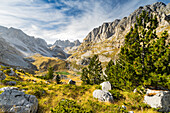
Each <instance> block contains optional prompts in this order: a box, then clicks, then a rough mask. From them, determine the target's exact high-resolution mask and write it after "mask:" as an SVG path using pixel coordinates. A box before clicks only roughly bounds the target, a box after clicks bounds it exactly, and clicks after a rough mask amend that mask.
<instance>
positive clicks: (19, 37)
mask: <svg viewBox="0 0 170 113" xmlns="http://www.w3.org/2000/svg"><path fill="white" fill-rule="evenodd" d="M37 53H38V54H41V55H42V56H47V57H58V58H60V59H66V58H67V54H66V53H65V52H64V51H63V50H62V49H61V48H60V47H59V46H57V45H54V46H52V47H48V45H47V43H46V41H45V40H43V39H41V38H34V37H31V36H28V35H27V34H25V33H24V32H23V31H21V30H19V29H15V28H6V27H3V26H0V62H1V63H4V64H8V65H14V66H21V67H25V68H30V66H31V64H30V63H29V62H28V61H27V60H26V59H25V57H29V56H32V55H34V54H37Z"/></svg>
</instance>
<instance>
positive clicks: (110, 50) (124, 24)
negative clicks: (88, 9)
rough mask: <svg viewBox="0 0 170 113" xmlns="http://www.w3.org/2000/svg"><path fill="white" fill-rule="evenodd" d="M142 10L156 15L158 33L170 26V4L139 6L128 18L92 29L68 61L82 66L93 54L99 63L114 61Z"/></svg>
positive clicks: (160, 3)
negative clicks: (96, 56) (96, 55)
mask: <svg viewBox="0 0 170 113" xmlns="http://www.w3.org/2000/svg"><path fill="white" fill-rule="evenodd" d="M143 10H145V11H146V12H149V14H151V13H153V14H154V15H157V18H158V22H159V26H160V27H159V31H162V30H163V29H164V28H168V26H169V24H170V23H169V20H170V18H169V16H170V3H169V4H167V5H166V4H164V3H162V2H156V3H154V4H152V5H146V6H140V7H139V8H138V9H136V10H135V11H134V12H132V13H131V14H130V15H129V16H128V17H124V18H122V19H121V20H119V19H116V20H114V21H113V22H108V23H103V24H102V25H101V26H99V27H97V28H94V29H93V30H92V31H91V32H89V34H88V35H87V36H86V37H85V39H84V40H83V42H82V44H81V45H80V46H79V47H78V49H77V51H78V52H75V53H73V55H71V56H70V57H69V58H68V60H69V61H71V62H76V64H78V65H82V64H83V61H84V60H85V59H88V58H89V57H91V56H93V55H94V54H98V55H99V60H100V61H101V62H109V61H110V59H113V60H115V59H116V58H117V54H118V53H119V51H120V47H121V46H123V44H124V36H125V35H126V34H127V33H128V32H129V31H130V28H131V26H133V25H134V23H135V22H136V16H138V15H139V14H141V13H142V11H143ZM168 29H169V28H168ZM169 32H170V31H168V33H169Z"/></svg>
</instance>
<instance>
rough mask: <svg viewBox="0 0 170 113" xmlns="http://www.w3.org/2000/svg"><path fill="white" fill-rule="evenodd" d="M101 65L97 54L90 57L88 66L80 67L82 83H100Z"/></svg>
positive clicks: (101, 78)
mask: <svg viewBox="0 0 170 113" xmlns="http://www.w3.org/2000/svg"><path fill="white" fill-rule="evenodd" d="M103 79H104V78H103V72H102V65H101V62H100V61H99V58H98V55H94V56H93V57H92V58H91V59H90V63H89V65H88V67H87V68H86V67H85V68H83V69H82V76H81V80H82V81H83V83H84V84H100V83H101V82H102V81H103Z"/></svg>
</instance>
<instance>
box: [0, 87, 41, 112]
mask: <svg viewBox="0 0 170 113" xmlns="http://www.w3.org/2000/svg"><path fill="white" fill-rule="evenodd" d="M3 90H5V91H4V92H3V93H2V94H0V109H1V112H10V113H11V112H12V113H36V112H37V109H38V100H37V98H36V97H35V96H34V95H27V94H25V93H24V92H21V91H18V90H17V89H16V88H5V89H3Z"/></svg>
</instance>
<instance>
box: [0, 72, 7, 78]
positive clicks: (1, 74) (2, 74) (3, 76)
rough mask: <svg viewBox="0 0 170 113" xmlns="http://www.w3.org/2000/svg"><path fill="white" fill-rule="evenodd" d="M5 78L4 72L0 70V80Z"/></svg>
mask: <svg viewBox="0 0 170 113" xmlns="http://www.w3.org/2000/svg"><path fill="white" fill-rule="evenodd" d="M5 78H6V76H5V74H4V73H3V72H2V71H0V80H4V79H5Z"/></svg>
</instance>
